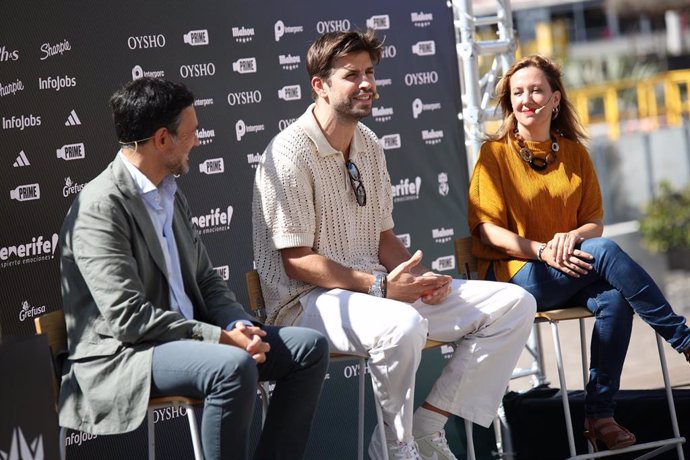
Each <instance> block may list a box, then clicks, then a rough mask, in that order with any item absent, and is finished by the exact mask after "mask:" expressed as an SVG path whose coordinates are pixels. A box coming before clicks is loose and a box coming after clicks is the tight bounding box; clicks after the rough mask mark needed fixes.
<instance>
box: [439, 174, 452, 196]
mask: <svg viewBox="0 0 690 460" xmlns="http://www.w3.org/2000/svg"><path fill="white" fill-rule="evenodd" d="M448 193H450V185H448V174H446V173H444V172H442V173H440V174H439V175H438V194H439V195H441V196H448Z"/></svg>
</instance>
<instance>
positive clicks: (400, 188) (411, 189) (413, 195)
mask: <svg viewBox="0 0 690 460" xmlns="http://www.w3.org/2000/svg"><path fill="white" fill-rule="evenodd" d="M391 188H392V190H393V201H395V202H399V201H410V200H416V199H418V198H419V192H420V190H421V188H422V178H421V177H419V176H417V177H415V178H414V179H412V180H410V179H408V178H405V179H400V183H398V184H396V185H391Z"/></svg>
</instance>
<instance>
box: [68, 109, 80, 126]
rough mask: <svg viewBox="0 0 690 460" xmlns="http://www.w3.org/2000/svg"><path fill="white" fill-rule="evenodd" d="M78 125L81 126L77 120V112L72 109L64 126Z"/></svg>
mask: <svg viewBox="0 0 690 460" xmlns="http://www.w3.org/2000/svg"><path fill="white" fill-rule="evenodd" d="M78 125H81V120H80V119H79V116H78V115H77V112H75V111H74V109H72V111H71V112H70V114H69V116H68V117H67V121H66V122H65V126H78Z"/></svg>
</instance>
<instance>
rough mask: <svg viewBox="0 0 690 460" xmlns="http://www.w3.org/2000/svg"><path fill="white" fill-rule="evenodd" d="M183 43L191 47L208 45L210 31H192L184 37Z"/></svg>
mask: <svg viewBox="0 0 690 460" xmlns="http://www.w3.org/2000/svg"><path fill="white" fill-rule="evenodd" d="M182 41H184V42H185V43H186V44H188V45H191V46H202V45H208V30H206V29H201V30H190V31H189V32H187V33H186V34H184V35H182Z"/></svg>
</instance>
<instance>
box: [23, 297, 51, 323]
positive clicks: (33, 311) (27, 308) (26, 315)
mask: <svg viewBox="0 0 690 460" xmlns="http://www.w3.org/2000/svg"><path fill="white" fill-rule="evenodd" d="M45 312H46V306H45V305H41V306H40V307H34V306H32V305H30V304H29V301H27V300H25V301H23V302H22V307H21V310H19V321H22V322H24V321H26V320H27V319H31V318H35V317H37V316H40V315H42V314H44V313H45Z"/></svg>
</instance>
